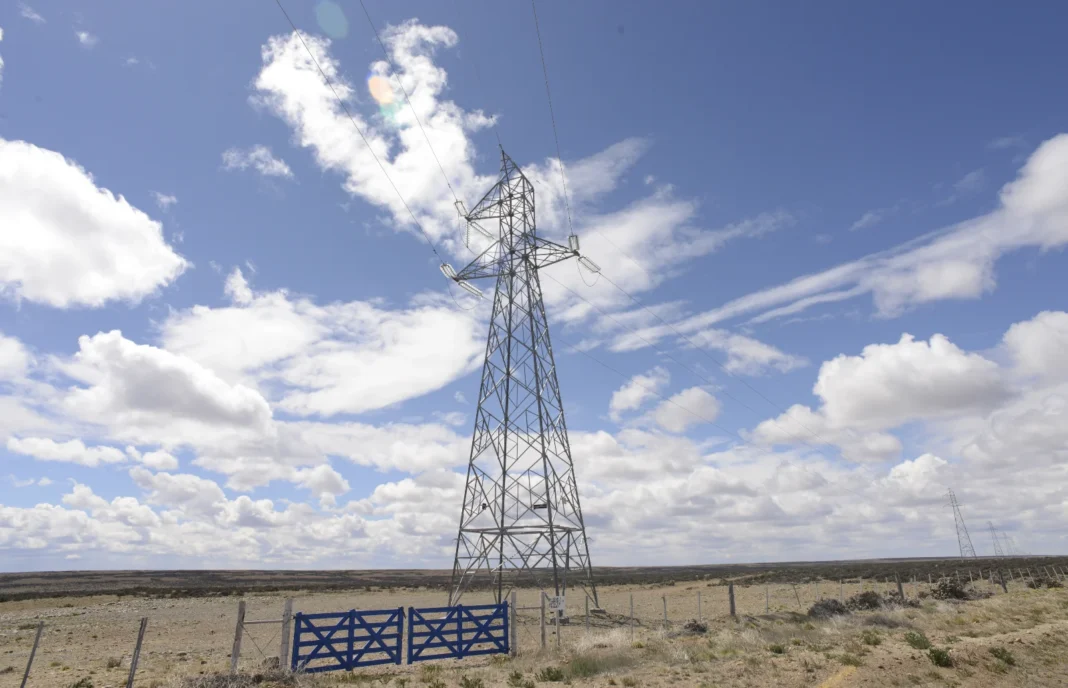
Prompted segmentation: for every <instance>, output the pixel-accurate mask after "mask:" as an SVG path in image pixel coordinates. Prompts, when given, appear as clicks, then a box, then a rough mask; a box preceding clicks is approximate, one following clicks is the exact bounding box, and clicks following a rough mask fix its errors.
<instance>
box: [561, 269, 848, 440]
mask: <svg viewBox="0 0 1068 688" xmlns="http://www.w3.org/2000/svg"><path fill="white" fill-rule="evenodd" d="M545 276H546V277H548V278H549V279H551V280H552V281H554V282H556V283H557V284H559V285H560V286H561V287H563V288H564V289H566V290H567V291H569V292H570V293H571V294H573V295H574V296H576V297H577V298H579V299H581V300H582V301H584V302H585V303H586V304H588V305H589V306H591V307H592V308H594V309H596V310H597V312H599V313H600V314H601V315H603V316H605V317H607V318H609V319H611V320H612V322H614V323H616V324H617V325H619V326H620V327H622V328H624V329H626V330H627V331H628V332H630V333H631V334H633V335H634V336H635V337H638V338H639V339H641V340H642V341H643V342H645V343H646V344H647V345H648V346H650V347H651V348H652V349H653V351H655V352H656V353H658V354H662V355H663V356H666V357H667V358H668V359H670V360H671V361H674V362H675V363H676V364H677V365H678V366H679V367H681V368H682V369H683V370H686V371H687V372H689V373H690V374H691V375H693V376H694V377H696V378H698V379H699V380H701V381H702V382H704V383H705V384H707V385H713V384H714V383H713V382H712V380H709V379H708V378H707V377H705V376H704V375H701V374H700V373H698V372H697V371H696V370H694V369H693V368H691V367H689V366H687V365H686V364H684V363H683V362H682V361H680V360H679V359H677V358H675V357H674V356H672V355H671V354H670V353H668V352H667V351H663V350H659V349H657V348H656V345H655V344H653V343H652V342H650V341H649V340H648V339H646V338H645V337H643V336H642V334H641V333H640V332H638V331H637V330H636V329H634V328H632V327H629V326H627V325H626V324H624V323H623V322H620V321H619V320H618V319H617V318H616V317H615V316H614V315H612V314H611V313H608V312H607V311H605V310H604V309H603V308H601V307H600V306H598V305H597V304H595V303H593V302H592V301H590V300H588V299H586V298H585V297H584V296H582V295H581V294H579V293H578V292H576V291H575V290H574V289H572V288H571V287H569V286H567V285H566V284H564V283H563V282H561V281H560V280H558V279H556V278H555V277H553V276H552V275H550V274H548V273H545ZM721 391H722V392H723V394H724V396H726V397H727V398H728V399H731V400H733V401H735V402H736V403H737V404H738V405H739V406H741V407H742V408H744V409H746V410H747V411H749V412H750V413H752V414H753V415H754V416H756V417H757V418H760V417H761V416H762V415H763V414H761V413H760V412H758V411H757V410H756V409H754V408H753V407H752V406H749V405H748V404H746V403H745V402H744V401H742V400H741V399H739V398H737V397H736V396H734V395H733V394H731V393H730V392H727V391H726V390H721ZM768 422H770V423H771V424H772V425H774V426H775V427H777V428H779V429H780V430H782V431H783V432H786V428H784V427H782V426H781V425H779V423H778V421H777V420H776V419H774V418H769V419H768ZM741 439H742V440H743V441H745V439H744V438H741ZM824 442H826V441H824ZM801 444H803V445H805V446H806V447H808V448H809V449H811V450H812V451H814V452H816V453H817V454H819V455H820V456H822V457H823V458H825V459H827V460H828V461H833V459H832V458H831V457H830V456H828V455H827V454H825V453H824V452H823V451H822V450H820V449H818V448H817V447H815V446H813V445H811V444H809V443H808V442H806V441H804V440H801ZM827 444H829V443H827Z"/></svg>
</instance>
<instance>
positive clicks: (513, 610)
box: [508, 590, 519, 657]
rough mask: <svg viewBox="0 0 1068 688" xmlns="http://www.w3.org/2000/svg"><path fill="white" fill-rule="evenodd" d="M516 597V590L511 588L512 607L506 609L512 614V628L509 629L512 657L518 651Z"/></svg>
mask: <svg viewBox="0 0 1068 688" xmlns="http://www.w3.org/2000/svg"><path fill="white" fill-rule="evenodd" d="M517 599H518V595H517V593H516V591H515V590H513V591H512V608H511V609H509V610H508V613H509V614H511V615H512V628H511V629H510V630H511V633H512V638H511V644H512V652H511V654H512V656H513V657H515V656H516V655H517V654H518V653H519V630H518V626H519V612H517V611H516V604H517V602H516V600H517Z"/></svg>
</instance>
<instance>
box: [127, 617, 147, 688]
mask: <svg viewBox="0 0 1068 688" xmlns="http://www.w3.org/2000/svg"><path fill="white" fill-rule="evenodd" d="M146 628H148V617H147V616H143V617H141V628H139V629H137V644H136V645H134V651H133V656H132V657H130V677H129V678H127V679H126V688H133V682H134V675H135V674H137V662H138V660H139V659H141V642H142V641H143V640H144V639H145V629H146Z"/></svg>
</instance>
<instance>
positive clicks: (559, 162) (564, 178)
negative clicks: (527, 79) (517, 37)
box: [530, 0, 575, 234]
mask: <svg viewBox="0 0 1068 688" xmlns="http://www.w3.org/2000/svg"><path fill="white" fill-rule="evenodd" d="M530 9H531V10H533V12H534V30H535V31H536V32H537V34H538V53H539V54H540V55H541V71H542V73H543V74H544V75H545V97H546V98H547V99H548V101H549V118H550V119H551V120H552V123H553V140H554V141H556V164H557V166H558V167H559V168H560V183H561V184H562V185H563V187H564V207H565V208H567V228H568V229H569V230H570V232H571V234H574V233H575V227H574V226H573V225H572V224H571V201H569V200H568V198H567V176H566V175H565V174H564V157H563V156H562V155H561V154H560V137H559V135H557V133H556V115H555V114H554V113H553V94H552V91H550V90H549V68H548V67H546V66H545V48H543V47H542V44H541V27H540V26H539V24H538V8H537V7H536V6H535V4H534V0H530Z"/></svg>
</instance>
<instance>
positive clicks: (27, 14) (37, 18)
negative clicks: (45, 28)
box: [19, 3, 45, 24]
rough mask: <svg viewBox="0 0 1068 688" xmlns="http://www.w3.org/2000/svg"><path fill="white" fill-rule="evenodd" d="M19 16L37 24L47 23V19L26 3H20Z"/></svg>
mask: <svg viewBox="0 0 1068 688" xmlns="http://www.w3.org/2000/svg"><path fill="white" fill-rule="evenodd" d="M19 15H21V16H22V18H23V19H29V20H30V21H32V22H34V23H35V24H44V23H45V18H44V17H42V16H41V15H39V14H38V13H37V12H35V11H34V9H33V8H32V7H30V6H29V5H27V4H26V3H19Z"/></svg>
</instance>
